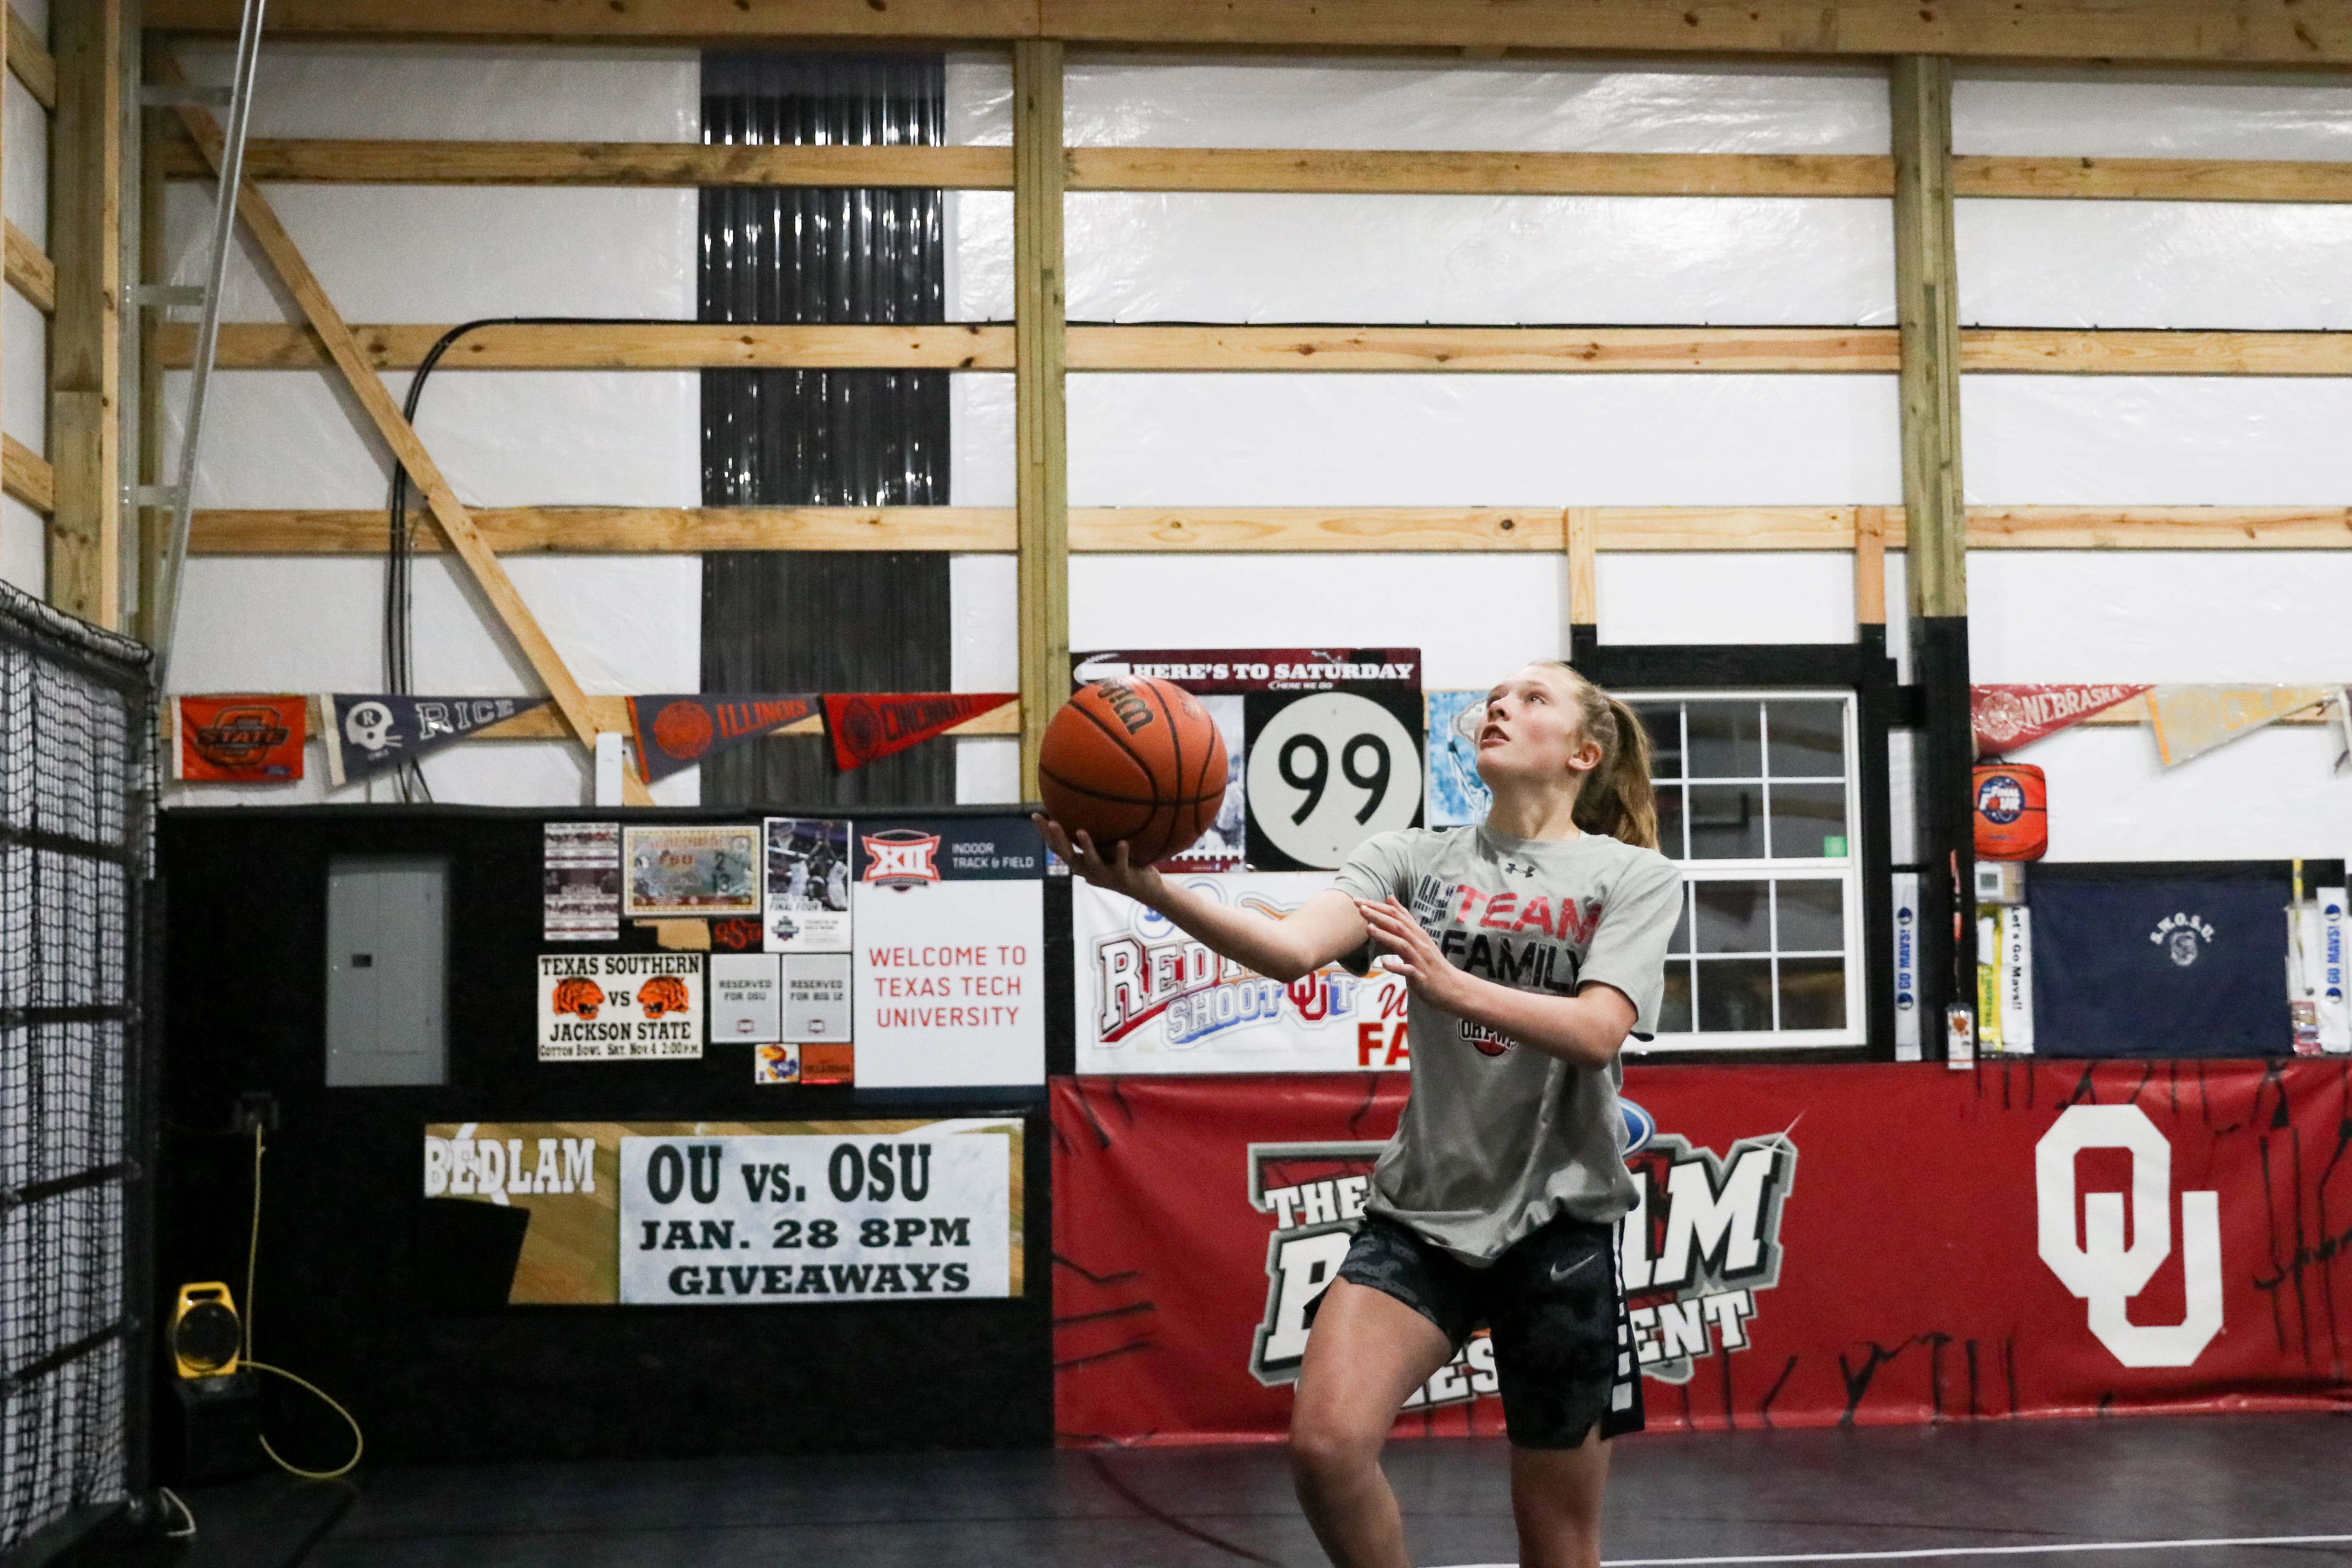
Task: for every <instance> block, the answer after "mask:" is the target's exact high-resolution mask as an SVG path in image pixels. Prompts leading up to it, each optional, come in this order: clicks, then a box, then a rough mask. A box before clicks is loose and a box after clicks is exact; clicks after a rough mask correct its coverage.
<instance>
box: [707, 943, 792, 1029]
mask: <svg viewBox="0 0 2352 1568" xmlns="http://www.w3.org/2000/svg"><path fill="white" fill-rule="evenodd" d="M781 964H782V960H780V959H778V958H777V957H776V956H775V955H774V954H773V953H768V952H714V953H712V954H711V955H710V1043H711V1044H712V1045H714V1046H715V1045H719V1044H720V1043H722V1042H724V1041H727V1040H742V1041H745V1042H747V1043H751V1044H755V1045H756V1044H758V1043H759V1042H761V1041H763V1040H781V1039H782V1038H783V975H782V969H781V967H780V966H781Z"/></svg>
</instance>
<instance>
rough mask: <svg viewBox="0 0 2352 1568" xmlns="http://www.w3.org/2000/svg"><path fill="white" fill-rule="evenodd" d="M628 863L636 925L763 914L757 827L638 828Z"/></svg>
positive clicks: (630, 838) (630, 837)
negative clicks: (701, 917) (638, 923)
mask: <svg viewBox="0 0 2352 1568" xmlns="http://www.w3.org/2000/svg"><path fill="white" fill-rule="evenodd" d="M625 859H626V869H627V872H628V876H627V880H626V883H625V890H626V902H625V910H626V912H627V913H628V915H629V916H630V918H632V919H634V920H685V919H691V918H693V917H696V916H715V915H752V916H757V915H758V914H759V912H760V830H759V829H758V828H756V827H632V828H630V829H628V832H627V838H626V846H625Z"/></svg>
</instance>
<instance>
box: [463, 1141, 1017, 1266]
mask: <svg viewBox="0 0 2352 1568" xmlns="http://www.w3.org/2000/svg"><path fill="white" fill-rule="evenodd" d="M1021 1154H1022V1126H1021V1122H1020V1121H1019V1120H1018V1119H1017V1118H1003V1119H987V1118H971V1119H963V1120H957V1121H835V1122H791V1121H782V1122H689V1121H659V1122H650V1121H649V1122H591V1121H579V1122H573V1121H565V1122H549V1121H518V1122H487V1121H486V1122H471V1121H468V1122H455V1123H452V1122H444V1123H438V1124H435V1125H431V1126H427V1127H426V1128H425V1197H426V1199H427V1200H430V1201H435V1202H439V1203H450V1202H453V1201H454V1202H457V1203H461V1204H489V1205H501V1206H504V1207H508V1208H514V1209H521V1210H524V1211H526V1212H527V1214H528V1216H529V1217H528V1219H527V1220H526V1222H525V1223H524V1225H523V1226H521V1227H520V1230H519V1231H515V1230H508V1231H507V1234H509V1235H512V1236H515V1237H518V1238H519V1245H518V1247H517V1249H516V1252H515V1255H514V1256H513V1258H511V1259H508V1258H506V1257H505V1256H504V1255H503V1254H501V1253H499V1252H498V1251H497V1249H495V1248H491V1249H486V1248H484V1247H482V1246H481V1245H480V1242H481V1236H482V1232H483V1227H479V1226H454V1225H449V1226H445V1225H433V1226H425V1227H423V1228H422V1230H421V1231H420V1233H419V1252H420V1256H419V1258H418V1260H417V1261H418V1266H419V1267H420V1268H428V1269H461V1270H478V1269H480V1268H485V1267H489V1268H499V1269H504V1270H507V1271H509V1273H510V1279H508V1280H507V1281H506V1289H505V1297H506V1300H507V1301H508V1302H509V1304H512V1305H518V1306H520V1305H543V1304H573V1305H583V1306H594V1305H613V1304H620V1305H662V1306H710V1307H717V1306H748V1305H760V1304H767V1305H788V1304H791V1303H793V1302H799V1301H809V1300H825V1301H844V1300H848V1301H871V1300H919V1299H933V1300H944V1299H949V1298H967V1299H968V1298H972V1297H1004V1296H1018V1295H1020V1294H1022V1289H1023V1282H1022V1225H1021V1205H1022V1189H1023V1183H1022V1165H1021ZM453 1217H455V1216H453ZM481 1217H482V1218H484V1219H487V1218H488V1215H483V1216H481ZM438 1237H455V1238H456V1239H455V1240H453V1241H452V1242H451V1244H450V1253H451V1255H450V1256H448V1257H446V1258H444V1257H436V1256H433V1255H432V1254H433V1252H434V1250H435V1246H434V1243H435V1239H436V1238H438ZM486 1250H488V1251H489V1252H490V1253H491V1254H492V1256H491V1257H489V1258H485V1257H484V1253H485V1251H486ZM481 1283H486V1282H481ZM484 1293H485V1294H494V1292H490V1291H485V1292H484Z"/></svg>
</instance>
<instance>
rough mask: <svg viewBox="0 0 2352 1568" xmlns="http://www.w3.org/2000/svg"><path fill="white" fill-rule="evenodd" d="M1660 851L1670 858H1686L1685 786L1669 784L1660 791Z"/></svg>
mask: <svg viewBox="0 0 2352 1568" xmlns="http://www.w3.org/2000/svg"><path fill="white" fill-rule="evenodd" d="M1658 853H1659V854H1661V855H1664V857H1665V858H1667V859H1669V860H1680V859H1682V858H1684V857H1685V850H1684V848H1683V786H1682V785H1680V784H1667V785H1666V786H1664V788H1662V789H1660V790H1659V791H1658Z"/></svg>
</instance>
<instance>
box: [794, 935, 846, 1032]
mask: <svg viewBox="0 0 2352 1568" xmlns="http://www.w3.org/2000/svg"><path fill="white" fill-rule="evenodd" d="M782 963H783V966H784V994H783V1034H782V1038H783V1039H787V1040H796V1041H799V1042H800V1043H801V1044H803V1045H812V1044H816V1043H818V1042H822V1041H827V1040H834V1041H838V1040H846V1039H848V1038H849V1037H850V1032H849V954H847V953H845V952H789V953H785V954H783V955H782Z"/></svg>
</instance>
